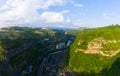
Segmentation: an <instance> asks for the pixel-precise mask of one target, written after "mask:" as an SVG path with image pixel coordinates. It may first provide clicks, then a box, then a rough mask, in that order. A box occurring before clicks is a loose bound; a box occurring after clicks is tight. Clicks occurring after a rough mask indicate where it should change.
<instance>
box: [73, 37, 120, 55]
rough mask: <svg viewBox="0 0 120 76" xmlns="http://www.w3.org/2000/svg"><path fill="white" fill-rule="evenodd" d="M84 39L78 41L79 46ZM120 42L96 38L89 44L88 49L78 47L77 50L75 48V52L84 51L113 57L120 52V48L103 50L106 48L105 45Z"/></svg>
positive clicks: (118, 41) (119, 41)
mask: <svg viewBox="0 0 120 76" xmlns="http://www.w3.org/2000/svg"><path fill="white" fill-rule="evenodd" d="M82 42H83V41H79V42H78V46H79V45H81V43H82ZM117 43H119V44H120V40H105V39H104V38H96V39H93V40H91V41H90V42H89V43H88V45H87V49H86V50H84V49H80V48H77V50H75V52H76V53H77V52H83V53H86V54H99V55H102V56H107V57H113V56H115V55H117V54H118V53H119V52H120V48H117V49H116V50H114V49H110V50H102V49H104V47H103V46H104V45H107V44H117ZM109 47H111V46H109Z"/></svg>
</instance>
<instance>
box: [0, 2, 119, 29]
mask: <svg viewBox="0 0 120 76" xmlns="http://www.w3.org/2000/svg"><path fill="white" fill-rule="evenodd" d="M119 20H120V0H0V27H9V26H28V27H57V28H80V27H103V26H108V25H111V24H120V21H119Z"/></svg>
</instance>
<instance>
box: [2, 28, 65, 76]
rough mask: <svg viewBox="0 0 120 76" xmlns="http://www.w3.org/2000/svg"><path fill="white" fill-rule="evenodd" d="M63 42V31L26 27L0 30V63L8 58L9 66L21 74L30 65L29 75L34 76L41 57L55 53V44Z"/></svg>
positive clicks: (6, 75)
mask: <svg viewBox="0 0 120 76" xmlns="http://www.w3.org/2000/svg"><path fill="white" fill-rule="evenodd" d="M65 41H66V37H65V35H64V33H63V31H59V30H50V29H47V28H28V27H9V28H2V29H0V63H1V62H2V63H4V62H5V59H6V57H7V56H8V57H10V58H9V61H8V62H9V64H10V65H11V66H12V67H13V68H14V69H17V70H18V71H19V72H21V73H22V72H27V71H28V70H29V67H30V66H31V65H32V72H30V74H31V75H32V76H35V73H36V70H37V67H38V64H39V62H40V60H41V59H42V57H43V56H45V55H46V54H47V53H49V52H53V51H55V50H56V44H58V43H60V42H65ZM19 51H20V52H19ZM12 53H13V55H12ZM1 69H2V68H1ZM4 74H5V76H8V75H9V74H7V72H6V71H4V72H3V73H2V76H4ZM0 75H1V71H0Z"/></svg>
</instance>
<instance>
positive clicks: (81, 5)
mask: <svg viewBox="0 0 120 76" xmlns="http://www.w3.org/2000/svg"><path fill="white" fill-rule="evenodd" d="M74 6H75V7H83V4H80V3H75V4H74Z"/></svg>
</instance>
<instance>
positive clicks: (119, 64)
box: [66, 48, 120, 76]
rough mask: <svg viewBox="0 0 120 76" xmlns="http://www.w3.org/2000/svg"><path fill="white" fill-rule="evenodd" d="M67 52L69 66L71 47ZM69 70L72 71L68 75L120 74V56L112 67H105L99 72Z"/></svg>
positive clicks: (119, 75)
mask: <svg viewBox="0 0 120 76" xmlns="http://www.w3.org/2000/svg"><path fill="white" fill-rule="evenodd" d="M66 53H67V57H66V61H67V66H69V59H70V48H69V51H67V52H66ZM67 66H66V67H67ZM67 71H69V73H70V75H67V76H120V58H117V59H116V60H115V61H114V63H113V64H112V65H111V68H110V69H108V68H105V69H103V70H102V71H101V72H99V73H94V72H91V73H86V72H71V70H70V68H69V70H67Z"/></svg>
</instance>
